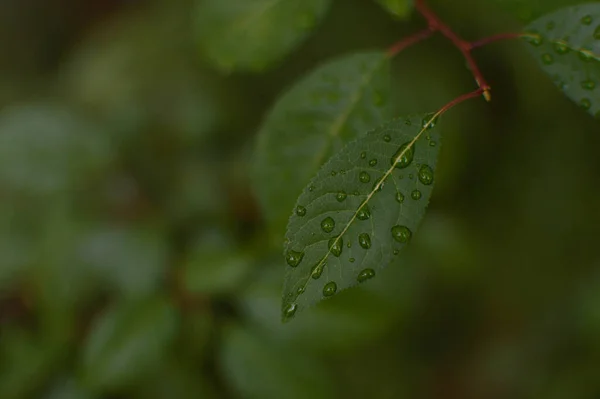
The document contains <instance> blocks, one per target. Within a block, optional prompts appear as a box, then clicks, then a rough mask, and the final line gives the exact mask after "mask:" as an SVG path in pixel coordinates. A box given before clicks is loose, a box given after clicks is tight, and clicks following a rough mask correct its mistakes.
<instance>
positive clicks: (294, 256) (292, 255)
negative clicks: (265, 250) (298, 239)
mask: <svg viewBox="0 0 600 399" xmlns="http://www.w3.org/2000/svg"><path fill="white" fill-rule="evenodd" d="M302 258H304V252H296V251H292V250H289V251H288V252H287V255H285V261H286V262H287V264H288V265H290V266H291V267H296V266H298V265H299V264H300V262H302Z"/></svg>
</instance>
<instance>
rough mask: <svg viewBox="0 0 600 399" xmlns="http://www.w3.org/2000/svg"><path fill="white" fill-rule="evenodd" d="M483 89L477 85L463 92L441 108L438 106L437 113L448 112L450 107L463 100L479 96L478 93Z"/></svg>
mask: <svg viewBox="0 0 600 399" xmlns="http://www.w3.org/2000/svg"><path fill="white" fill-rule="evenodd" d="M484 92H485V89H484V88H483V87H479V88H477V89H476V90H474V91H472V92H470V93H466V94H463V95H461V96H459V97H457V98H455V99H454V100H452V101H450V102H449V103H448V104H446V105H444V106H443V107H442V108H440V110H439V111H438V112H437V115H438V116H439V115H443V114H445V113H446V112H448V111H449V110H450V109H451V108H453V107H454V106H456V105H458V104H460V103H462V102H465V101H467V100H469V99H471V98H475V97H479V96H480V95H482V94H484Z"/></svg>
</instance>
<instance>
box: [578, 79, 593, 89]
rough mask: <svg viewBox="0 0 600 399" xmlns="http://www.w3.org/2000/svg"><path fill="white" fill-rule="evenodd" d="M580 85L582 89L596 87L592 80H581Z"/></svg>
mask: <svg viewBox="0 0 600 399" xmlns="http://www.w3.org/2000/svg"><path fill="white" fill-rule="evenodd" d="M581 87H582V88H583V89H584V90H594V89H595V88H596V82H594V81H593V80H585V81H583V82H581Z"/></svg>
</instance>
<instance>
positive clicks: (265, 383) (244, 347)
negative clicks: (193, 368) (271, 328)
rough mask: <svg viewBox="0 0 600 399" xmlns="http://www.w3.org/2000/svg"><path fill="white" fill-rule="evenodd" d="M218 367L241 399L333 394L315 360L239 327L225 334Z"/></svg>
mask: <svg viewBox="0 0 600 399" xmlns="http://www.w3.org/2000/svg"><path fill="white" fill-rule="evenodd" d="M220 366H221V371H222V372H223V373H224V374H225V377H226V378H227V380H228V382H229V384H231V385H232V387H233V388H234V390H235V391H236V392H237V393H238V394H239V395H240V397H243V398H248V399H253V398H256V399H271V398H273V399H279V398H286V399H295V398H298V399H301V398H302V399H304V398H315V399H318V398H331V397H332V394H333V389H332V385H331V378H330V377H329V376H328V375H327V371H326V370H325V369H323V367H322V365H321V364H320V363H319V361H318V359H316V358H311V357H309V356H307V354H306V353H303V352H302V351H299V350H296V349H295V348H293V347H289V346H281V345H277V344H275V343H273V342H271V341H269V340H268V339H266V338H265V337H261V336H260V335H258V334H257V333H255V332H253V331H250V330H248V329H245V328H242V327H238V326H231V327H230V328H229V329H228V330H227V331H225V334H224V337H223V347H222V348H221V352H220Z"/></svg>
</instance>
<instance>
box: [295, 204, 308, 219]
mask: <svg viewBox="0 0 600 399" xmlns="http://www.w3.org/2000/svg"><path fill="white" fill-rule="evenodd" d="M296 215H298V216H300V217H302V216H304V215H306V208H305V207H303V206H302V205H298V206H297V207H296Z"/></svg>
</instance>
